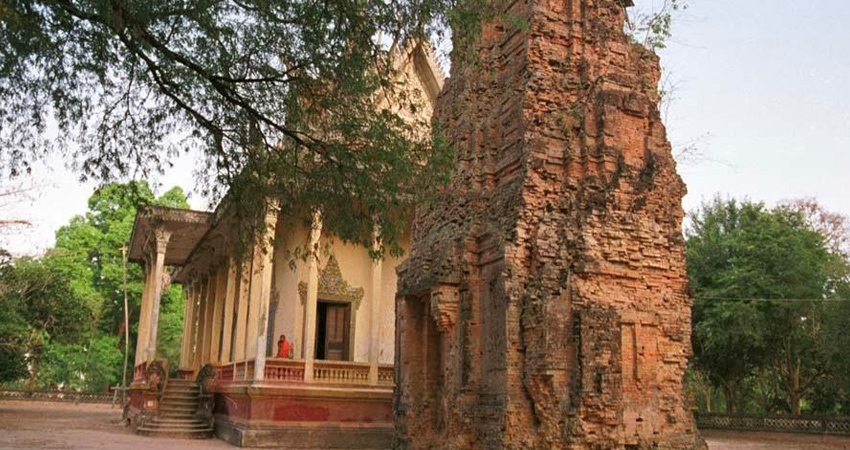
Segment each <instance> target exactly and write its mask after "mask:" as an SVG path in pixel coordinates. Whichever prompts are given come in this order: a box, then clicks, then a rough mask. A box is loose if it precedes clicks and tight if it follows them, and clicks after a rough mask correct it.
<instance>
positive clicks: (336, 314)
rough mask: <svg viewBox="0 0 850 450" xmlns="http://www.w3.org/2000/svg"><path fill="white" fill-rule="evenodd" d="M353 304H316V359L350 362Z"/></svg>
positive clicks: (322, 302)
mask: <svg viewBox="0 0 850 450" xmlns="http://www.w3.org/2000/svg"><path fill="white" fill-rule="evenodd" d="M350 336H351V303H337V302H324V301H321V300H320V301H319V302H318V303H317V304H316V354H315V357H316V359H320V360H328V361H350V360H351V358H350V356H351V355H349V344H350V343H351V340H350Z"/></svg>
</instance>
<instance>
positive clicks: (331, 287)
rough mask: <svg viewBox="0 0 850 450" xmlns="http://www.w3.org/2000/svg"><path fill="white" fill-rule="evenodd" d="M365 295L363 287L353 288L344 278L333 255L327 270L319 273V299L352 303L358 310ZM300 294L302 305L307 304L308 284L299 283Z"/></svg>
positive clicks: (326, 267) (326, 266)
mask: <svg viewBox="0 0 850 450" xmlns="http://www.w3.org/2000/svg"><path fill="white" fill-rule="evenodd" d="M364 293H365V291H364V290H363V288H362V287H354V286H351V285H350V284H348V282H347V281H345V279H344V278H342V271H341V270H340V268H339V262H338V261H337V260H336V257H335V256H334V255H331V256H330V258H328V263H327V264H326V265H325V268H324V269H322V272H321V273H319V298H320V299H322V300H338V301H346V302H351V304H352V305H353V307H354V309H355V310H357V309H359V308H360V301H361V300H363V295H364ZM298 294H299V296H300V297H301V303H302V304H306V303H307V283H305V282H303V281H302V282H300V283H298Z"/></svg>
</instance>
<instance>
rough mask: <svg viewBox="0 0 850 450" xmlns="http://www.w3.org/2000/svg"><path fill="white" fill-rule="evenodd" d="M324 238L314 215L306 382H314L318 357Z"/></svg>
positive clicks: (306, 319)
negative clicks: (320, 258)
mask: <svg viewBox="0 0 850 450" xmlns="http://www.w3.org/2000/svg"><path fill="white" fill-rule="evenodd" d="M321 237H322V217H321V215H320V214H319V213H318V212H317V213H315V214H314V215H313V223H312V226H311V227H310V243H309V245H310V248H309V249H308V251H309V252H310V253H309V256H308V258H309V259H308V260H307V304H306V305H305V307H304V336H303V338H302V339H301V342H303V343H304V345H303V348H302V352H301V353H302V354H303V356H304V381H307V382H310V381H313V363H314V360H315V357H316V303H317V301H318V296H319V257H320V253H319V239H320V238H321Z"/></svg>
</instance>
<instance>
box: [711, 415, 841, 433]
mask: <svg viewBox="0 0 850 450" xmlns="http://www.w3.org/2000/svg"><path fill="white" fill-rule="evenodd" d="M695 417H696V422H697V427H698V428H703V429H712V428H713V429H727V430H754V431H785V432H792V433H822V434H843V435H850V417H846V416H783V415H756V414H717V413H696V414H695Z"/></svg>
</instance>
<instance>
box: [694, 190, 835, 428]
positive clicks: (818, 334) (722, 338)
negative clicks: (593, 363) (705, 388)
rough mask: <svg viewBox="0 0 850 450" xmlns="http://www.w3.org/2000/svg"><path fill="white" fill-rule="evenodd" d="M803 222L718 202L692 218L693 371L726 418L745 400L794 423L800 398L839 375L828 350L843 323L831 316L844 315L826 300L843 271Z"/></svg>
mask: <svg viewBox="0 0 850 450" xmlns="http://www.w3.org/2000/svg"><path fill="white" fill-rule="evenodd" d="M811 217H812V215H811V214H805V211H804V209H801V208H797V207H790V206H788V205H781V206H779V207H776V208H773V209H768V208H766V207H765V206H764V205H763V204H760V203H753V202H750V201H744V202H737V201H735V200H722V199H720V198H715V199H714V200H713V201H712V202H710V203H707V204H704V205H703V206H702V208H701V209H700V210H698V211H697V212H696V213H695V214H694V215H693V216H692V221H691V225H690V227H689V228H688V230H687V233H686V234H687V257H688V275H689V278H690V281H691V287H692V289H693V291H694V295H695V297H696V301H695V304H694V339H693V342H694V350H695V358H694V362H695V366H696V367H697V368H698V369H699V370H701V371H702V372H703V373H705V374H707V376H708V377H709V379H710V380H711V381H712V382H713V383H714V384H715V385H716V386H718V387H719V388H720V390H721V391H722V392H723V394H724V397H725V398H724V400H725V403H726V408H727V410H729V411H733V412H734V411H736V410H740V409H743V408H744V406H745V405H744V404H745V400H746V397H747V395H749V396H750V397H752V398H753V399H754V401H755V402H756V403H758V404H759V405H760V406H761V408H762V409H781V410H788V411H790V412H793V413H796V414H799V413H800V411H801V407H802V400H803V398H804V397H806V396H812V395H815V392H814V391H815V389H816V388H818V383H819V382H820V381H822V380H824V379H827V378H829V377H832V376H833V375H834V374H836V373H837V372H836V371H837V370H838V371H840V370H839V369H840V367H839V366H840V364H839V363H840V360H841V359H842V358H843V357H842V354H843V352H842V351H841V350H840V349H839V348H838V347H837V346H835V345H833V342H834V339H836V337H835V335H836V334H841V333H843V332H844V331H848V330H849V329H850V316H847V315H844V316H840V315H836V314H835V313H836V312H837V309H841V308H846V306H845V304H844V303H839V302H836V301H831V299H833V298H836V296H837V294H838V290H839V289H845V288H846V279H847V278H846V277H847V274H848V273H850V271H848V270H847V269H848V266H847V261H846V259H845V257H844V255H842V254H841V253H838V252H836V251H835V247H833V246H831V245H830V244H829V240H830V238H829V236H828V235H827V234H825V233H824V228H822V227H818V226H816V224H815V223H814V222H813V221H812V220H811ZM845 342H846V340H845ZM779 397H781V398H779ZM768 412H769V411H768Z"/></svg>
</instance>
